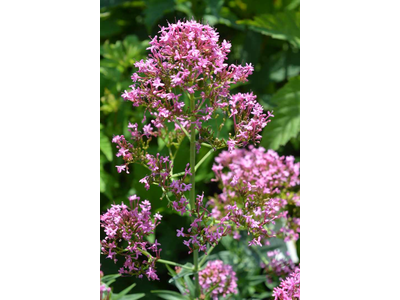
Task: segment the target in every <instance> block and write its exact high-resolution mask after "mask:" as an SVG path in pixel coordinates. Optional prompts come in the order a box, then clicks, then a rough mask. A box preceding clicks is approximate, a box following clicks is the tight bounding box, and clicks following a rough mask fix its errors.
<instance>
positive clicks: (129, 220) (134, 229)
mask: <svg viewBox="0 0 400 300" xmlns="http://www.w3.org/2000/svg"><path fill="white" fill-rule="evenodd" d="M129 201H130V206H131V207H130V208H128V206H126V205H125V204H124V203H122V204H121V205H112V206H111V208H110V209H108V210H107V212H106V213H104V214H103V215H101V216H100V226H101V227H102V228H104V232H105V234H106V236H105V238H104V239H103V240H102V241H101V246H102V247H101V251H102V253H103V254H106V255H107V258H110V259H113V260H114V262H116V261H117V255H120V256H122V257H124V258H125V263H124V266H123V267H122V268H121V269H120V270H119V273H120V274H129V275H136V276H138V277H139V278H141V277H143V275H144V274H145V275H146V276H147V278H148V279H149V280H158V276H157V274H156V270H155V261H156V259H157V258H159V257H160V252H161V249H159V248H158V246H160V244H159V243H158V242H157V240H155V242H154V243H153V244H151V243H149V242H148V241H145V239H146V236H148V235H150V234H152V233H154V229H155V228H156V226H157V225H159V224H160V222H159V221H160V220H161V218H162V216H161V215H160V214H159V213H156V214H155V215H154V220H153V219H152V218H151V212H150V210H151V205H150V202H149V201H147V200H145V201H142V202H139V201H140V198H139V197H137V196H136V195H133V196H130V197H129ZM148 251H152V252H153V253H155V254H156V258H154V257H153V256H151V255H150V254H149V253H148ZM143 256H145V258H143Z"/></svg>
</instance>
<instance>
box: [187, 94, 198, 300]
mask: <svg viewBox="0 0 400 300" xmlns="http://www.w3.org/2000/svg"><path fill="white" fill-rule="evenodd" d="M194 105H195V103H194V98H193V96H191V97H190V111H192V113H193V111H194ZM195 121H196V117H195V116H194V113H193V116H192V123H191V124H190V172H191V173H192V176H191V177H190V183H191V184H192V188H191V189H190V199H189V200H190V208H191V209H195V198H196V190H195V177H196V129H195V123H194V122H195ZM192 219H193V220H194V219H195V217H194V216H193V217H192ZM193 265H194V276H195V296H196V297H200V284H199V274H198V270H199V251H198V250H194V251H193Z"/></svg>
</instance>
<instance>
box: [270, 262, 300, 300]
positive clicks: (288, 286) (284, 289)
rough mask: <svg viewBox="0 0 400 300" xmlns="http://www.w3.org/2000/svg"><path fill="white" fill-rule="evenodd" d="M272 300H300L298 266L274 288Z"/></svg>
mask: <svg viewBox="0 0 400 300" xmlns="http://www.w3.org/2000/svg"><path fill="white" fill-rule="evenodd" d="M272 296H274V297H275V299H274V300H300V268H296V270H295V271H294V272H293V273H292V274H290V276H288V277H287V278H286V279H285V280H282V281H281V283H280V285H279V287H276V288H274V291H273V294H272Z"/></svg>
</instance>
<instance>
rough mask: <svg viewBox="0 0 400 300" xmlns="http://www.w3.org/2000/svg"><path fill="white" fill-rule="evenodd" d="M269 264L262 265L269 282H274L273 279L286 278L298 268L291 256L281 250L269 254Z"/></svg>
mask: <svg viewBox="0 0 400 300" xmlns="http://www.w3.org/2000/svg"><path fill="white" fill-rule="evenodd" d="M267 257H268V258H267V259H268V264H265V263H263V262H262V263H261V267H262V268H263V269H264V270H265V272H266V275H267V281H268V282H272V279H273V277H275V276H278V277H279V278H282V277H286V276H288V275H289V274H291V273H292V272H293V271H294V270H295V268H296V266H295V264H294V263H293V261H292V260H291V258H290V256H289V255H285V254H284V253H282V252H281V251H280V250H279V249H276V250H273V251H268V252H267Z"/></svg>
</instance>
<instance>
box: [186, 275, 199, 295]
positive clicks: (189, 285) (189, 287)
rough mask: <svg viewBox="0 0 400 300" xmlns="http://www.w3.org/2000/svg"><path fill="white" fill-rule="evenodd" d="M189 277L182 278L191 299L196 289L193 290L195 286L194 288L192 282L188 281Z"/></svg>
mask: <svg viewBox="0 0 400 300" xmlns="http://www.w3.org/2000/svg"><path fill="white" fill-rule="evenodd" d="M189 276H190V275H186V276H185V277H183V278H184V280H185V283H186V286H187V288H188V289H189V292H190V296H192V297H193V298H195V292H196V288H195V286H194V284H193V282H192V280H191V279H190V277H189Z"/></svg>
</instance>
